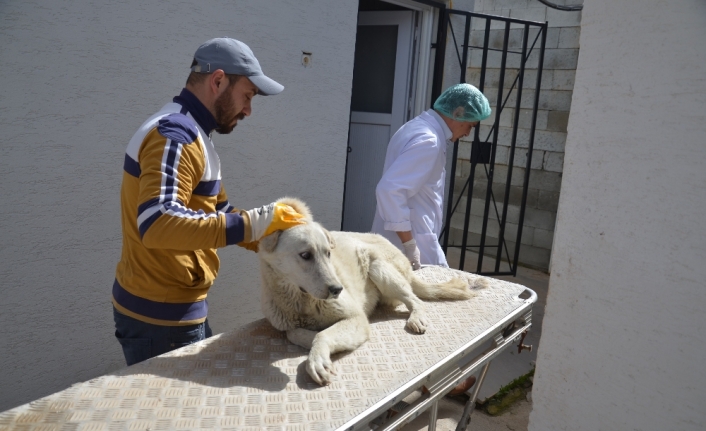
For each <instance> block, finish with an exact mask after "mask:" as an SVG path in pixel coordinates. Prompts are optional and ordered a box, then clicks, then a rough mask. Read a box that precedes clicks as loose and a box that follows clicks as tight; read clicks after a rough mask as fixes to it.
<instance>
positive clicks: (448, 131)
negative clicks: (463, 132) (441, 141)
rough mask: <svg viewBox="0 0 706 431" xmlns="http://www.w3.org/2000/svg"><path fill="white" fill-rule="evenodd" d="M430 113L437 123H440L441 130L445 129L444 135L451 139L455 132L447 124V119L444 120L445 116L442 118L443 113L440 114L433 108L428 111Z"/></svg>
mask: <svg viewBox="0 0 706 431" xmlns="http://www.w3.org/2000/svg"><path fill="white" fill-rule="evenodd" d="M426 112H427V113H428V114H429V115H431V116H432V117H434V119H435V120H436V122H437V123H439V127H441V130H443V131H444V137H445V138H446V140H447V141H449V140H451V137H452V136H453V132H451V129H449V126H448V125H447V124H446V121H444V119H443V118H441V115H439V113H438V112H436V111H435V110H433V109H429V110H427V111H426Z"/></svg>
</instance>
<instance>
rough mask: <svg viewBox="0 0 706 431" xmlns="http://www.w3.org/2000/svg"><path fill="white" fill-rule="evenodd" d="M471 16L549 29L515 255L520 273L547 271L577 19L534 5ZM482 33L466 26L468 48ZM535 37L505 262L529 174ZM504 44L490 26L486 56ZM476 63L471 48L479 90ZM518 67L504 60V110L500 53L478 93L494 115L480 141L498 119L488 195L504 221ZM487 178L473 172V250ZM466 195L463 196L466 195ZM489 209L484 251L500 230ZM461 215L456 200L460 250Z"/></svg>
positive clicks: (525, 1) (530, 1)
mask: <svg viewBox="0 0 706 431" xmlns="http://www.w3.org/2000/svg"><path fill="white" fill-rule="evenodd" d="M567 1H568V3H571V4H580V3H582V1H581V0H575V1H570V0H567ZM567 1H557V2H556V3H558V4H564V3H566V2H567ZM474 12H478V13H483V14H488V15H497V16H505V17H510V18H517V19H522V20H530V21H538V22H544V21H547V22H548V23H549V28H548V31H547V38H546V45H545V52H544V63H543V70H542V77H541V86H540V92H539V102H538V111H537V117H536V126H535V135H534V145H533V152H532V157H531V161H530V176H529V178H530V180H529V189H528V192H527V203H526V209H525V216H524V223H523V228H522V238H521V240H520V242H521V247H520V254H519V262H520V264H521V265H524V266H529V267H532V268H536V269H540V270H545V271H549V269H550V268H549V263H550V253H551V248H552V242H553V237H554V224H555V220H556V212H557V207H558V202H559V190H560V187H561V179H562V173H563V165H564V145H565V143H566V131H567V125H568V121H569V112H570V107H571V99H572V94H573V88H574V77H575V74H576V64H577V62H578V56H579V35H580V23H581V12H567V11H559V10H555V9H552V8H548V7H547V6H545V5H544V4H542V3H541V2H539V1H537V0H476V2H475V9H474ZM485 26H486V21H485V20H483V19H474V20H472V21H471V40H470V45H471V47H482V46H483V44H484V39H485ZM537 33H538V30H537V29H536V27H530V31H529V37H528V52H529V56H528V59H527V62H526V64H525V73H524V77H523V83H522V97H521V100H520V112H519V117H518V120H517V121H518V129H517V134H516V138H515V139H516V149H515V153H514V156H513V160H512V165H513V170H512V178H511V183H510V188H509V195H510V196H509V201H508V210H507V214H508V218H507V221H506V226H505V235H504V237H505V240H506V242H507V246H508V249H509V254H510V256H511V257H514V249H515V241H516V239H517V229H518V223H519V213H520V203H521V197H522V185H523V180H524V177H525V168H526V166H527V157H528V152H527V149H528V146H529V140H530V128H531V122H532V108H533V104H534V98H535V94H536V89H537V72H538V70H537V66H538V63H539V49H538V48H539V46H540V40H537V42H536V45H535V46H536V48H535V49H534V50H532V51H531V52H530V51H529V47H531V46H532V43H533V42H534V40H535V37H536V35H537ZM523 34H524V26H522V25H519V24H511V25H510V30H509V37H508V50H509V51H516V52H520V51H521V49H522V39H523ZM504 36H505V24H504V23H503V22H502V21H497V20H494V21H491V26H490V32H489V41H488V46H489V48H491V49H496V50H502V48H503V45H504ZM447 49H448V48H447ZM482 55H483V50H482V49H480V48H475V49H474V48H471V50H470V53H469V58H468V64H469V67H468V69H467V70H466V81H467V82H468V83H470V84H473V85H475V86H478V87H479V86H480V75H481V64H482ZM520 59H521V55H520V54H515V53H508V55H507V58H506V70H505V76H504V79H503V94H502V100H503V101H505V100H506V102H504V103H505V105H504V108H503V110H502V112H501V113H499V110H498V109H497V105H498V100H497V99H498V87H499V85H500V67H501V61H502V53H501V52H500V51H488V54H487V59H486V75H485V82H484V89H483V91H484V93H485V94H486V95H487V96H488V99H489V101H490V103H491V106H492V108H493V115H491V117H490V118H488V119H487V120H484V121H483V122H482V123H481V125H480V126H479V132H480V135H479V136H480V140H481V141H487V142H491V141H492V140H493V134H494V131H493V130H492V126H493V124H494V122H495V120H496V116H497V115H499V122H498V124H499V128H498V130H497V133H498V147H497V149H496V155H495V171H494V176H493V185H492V190H493V195H494V197H495V202H496V203H497V214H500V215H501V214H502V202H503V198H504V195H505V184H506V182H507V171H508V165H509V164H510V163H509V161H510V145H511V142H512V138H513V129H512V126H513V123H514V121H515V108H516V100H517V89H518V87H519V81H518V82H517V83H515V81H516V78H517V75H518V73H519V68H520ZM513 83H515V86H514V89H513V90H512V91H510V92H509V94H508V91H509V89H510V88H511V87H512V86H513ZM472 139H473V135H471V136H470V137H468V138H465V139H462V140H461V141H460V142H459V151H458V160H457V170H456V178H455V187H454V202H456V201H457V200H458V199H459V197H460V195H461V192H462V189H463V187H464V185H465V184H466V182H467V181H468V178H469V175H470V171H471V165H470V154H471V141H472ZM486 170H487V167H484V166H483V165H482V164H478V165H477V166H476V170H475V176H474V191H473V200H472V202H471V216H470V220H469V227H468V230H469V234H468V241H467V244H468V245H477V244H478V243H479V240H480V233H481V226H482V218H483V213H484V207H485V196H486V190H487V186H488V181H487V174H486ZM464 195H466V193H465V192H464ZM495 208H496V205H493V204H492V202H491V205H490V215H489V222H488V225H487V236H488V238H487V239H486V244H487V245H488V244H490V245H497V242H498V239H497V238H498V232H499V228H500V226H499V223H498V221H497V219H498V217H497V216H496V209H495ZM465 209H466V201H465V199H463V198H462V201H461V203H460V204H459V205H458V206H457V209H456V211H455V212H454V214H453V215H452V222H451V235H450V241H451V244H455V245H458V244H461V242H462V235H463V229H464V219H465ZM509 240H512V241H509ZM486 253H490V254H492V255H494V254H495V253H496V249H495V248H490V249H489V250H486ZM503 256H505V252H503Z"/></svg>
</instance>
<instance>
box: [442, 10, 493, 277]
mask: <svg viewBox="0 0 706 431" xmlns="http://www.w3.org/2000/svg"><path fill="white" fill-rule="evenodd" d="M489 36H490V20H489V19H486V20H485V42H484V43H483V57H482V60H481V66H480V82H479V83H478V89H479V90H480V92H481V93H482V92H483V89H484V88H485V72H486V68H487V65H488V44H489V43H490V37H489ZM474 129H475V132H474V134H473V141H474V142H479V140H478V138H479V137H480V134H479V133H480V132H479V129H480V127H478V126H476V127H475V128H474ZM472 157H473V144H471V155H470V156H469V162H470V160H471V159H472ZM475 175H476V164H474V163H471V171H470V173H469V176H468V192H467V194H466V214H465V217H464V219H463V237H462V239H461V245H463V247H464V248H462V249H461V255H460V257H459V259H460V260H459V267H458V269H460V270H462V271H463V266H464V261H465V260H466V248H465V247H466V243H467V242H468V224H469V222H470V219H471V203H472V201H473V186H474V183H475ZM462 196H463V195H460V196H459V200H460V199H461V197H462ZM449 230H451V229H450V228H449Z"/></svg>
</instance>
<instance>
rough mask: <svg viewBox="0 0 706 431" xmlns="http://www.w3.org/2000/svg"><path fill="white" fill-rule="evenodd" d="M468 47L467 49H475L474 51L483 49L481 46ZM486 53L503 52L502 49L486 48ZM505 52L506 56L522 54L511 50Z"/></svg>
mask: <svg viewBox="0 0 706 431" xmlns="http://www.w3.org/2000/svg"><path fill="white" fill-rule="evenodd" d="M468 47H469V48H475V49H483V47H482V46H474V45H468ZM488 51H498V52H503V50H502V49H498V48H488ZM507 52H508V54H522V53H521V52H519V51H512V50H509V49H508V50H507Z"/></svg>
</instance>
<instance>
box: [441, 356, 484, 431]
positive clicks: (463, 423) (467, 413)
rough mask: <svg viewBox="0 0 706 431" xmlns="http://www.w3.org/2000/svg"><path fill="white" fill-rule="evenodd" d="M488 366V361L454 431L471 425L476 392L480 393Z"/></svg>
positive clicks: (459, 430) (464, 430)
mask: <svg viewBox="0 0 706 431" xmlns="http://www.w3.org/2000/svg"><path fill="white" fill-rule="evenodd" d="M489 366H490V361H489V362H487V363H486V364H485V365H484V366H483V369H482V370H481V372H480V376H479V377H478V381H477V382H476V386H475V388H473V395H471V398H469V399H468V402H467V403H466V406H465V407H464V408H463V414H462V415H461V419H460V420H459V421H458V425H456V431H466V429H467V428H468V425H469V424H470V423H471V414H472V413H473V410H475V408H476V398H478V391H480V388H481V386H483V381H484V380H485V375H486V374H487V373H488V367H489ZM435 416H436V415H435ZM429 429H431V428H429Z"/></svg>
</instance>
